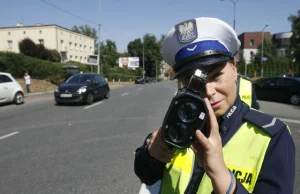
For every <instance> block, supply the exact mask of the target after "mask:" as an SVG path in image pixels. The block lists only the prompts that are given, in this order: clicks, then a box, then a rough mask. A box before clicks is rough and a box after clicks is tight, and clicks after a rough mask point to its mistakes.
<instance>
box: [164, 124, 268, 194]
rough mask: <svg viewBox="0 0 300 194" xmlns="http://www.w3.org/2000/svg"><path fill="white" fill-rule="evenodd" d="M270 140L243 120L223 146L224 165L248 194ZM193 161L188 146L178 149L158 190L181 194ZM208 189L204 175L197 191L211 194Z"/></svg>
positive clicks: (188, 177)
mask: <svg viewBox="0 0 300 194" xmlns="http://www.w3.org/2000/svg"><path fill="white" fill-rule="evenodd" d="M270 140H271V137H270V135H269V134H268V133H266V132H265V131H264V130H263V129H261V128H259V127H257V126H256V125H253V124H251V123H250V122H245V123H244V124H243V125H242V126H241V128H240V129H239V130H238V131H237V132H236V133H235V135H234V136H233V137H232V138H231V139H230V141H229V142H228V143H227V144H226V145H225V146H224V147H223V155H224V161H225V163H226V165H227V167H228V168H229V169H230V170H231V171H232V172H233V174H234V175H235V176H236V178H237V180H239V181H240V182H241V183H242V184H243V186H244V187H245V188H246V189H247V190H248V191H249V192H250V193H251V192H252V191H253V189H254V186H255V183H256V181H257V177H258V175H259V172H260V170H261V166H262V163H263V160H264V156H265V154H266V151H267V148H268V145H269V143H270ZM253 142H255V143H253ZM193 162H194V152H193V151H192V150H191V149H190V148H187V149H184V150H178V151H177V152H176V157H174V158H173V160H172V161H171V162H170V163H168V164H167V165H166V169H165V171H164V175H163V179H162V185H161V193H162V194H173V193H176V194H181V193H182V194H183V193H184V191H185V189H186V188H187V186H188V183H189V181H190V178H191V175H192V172H193ZM212 191H213V187H212V183H211V181H210V179H209V177H208V176H207V175H206V174H204V176H203V178H202V180H201V183H200V185H199V187H198V192H197V193H198V194H211V192H212Z"/></svg>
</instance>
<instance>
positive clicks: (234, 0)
mask: <svg viewBox="0 0 300 194" xmlns="http://www.w3.org/2000/svg"><path fill="white" fill-rule="evenodd" d="M221 1H225V0H221ZM230 1H231V2H232V3H233V29H234V30H235V11H236V4H237V2H238V1H239V0H230Z"/></svg>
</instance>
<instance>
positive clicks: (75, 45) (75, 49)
mask: <svg viewBox="0 0 300 194" xmlns="http://www.w3.org/2000/svg"><path fill="white" fill-rule="evenodd" d="M77 49H78V48H77V43H75V50H76V51H77Z"/></svg>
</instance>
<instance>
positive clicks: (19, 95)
mask: <svg viewBox="0 0 300 194" xmlns="http://www.w3.org/2000/svg"><path fill="white" fill-rule="evenodd" d="M14 103H15V104H16V105H19V104H23V103H24V95H23V94H22V93H21V92H18V93H16V95H15V98H14Z"/></svg>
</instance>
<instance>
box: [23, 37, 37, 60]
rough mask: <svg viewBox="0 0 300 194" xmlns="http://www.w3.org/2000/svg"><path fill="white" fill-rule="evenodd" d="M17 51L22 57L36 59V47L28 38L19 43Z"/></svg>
mask: <svg viewBox="0 0 300 194" xmlns="http://www.w3.org/2000/svg"><path fill="white" fill-rule="evenodd" d="M19 49H20V52H21V53H23V54H24V55H27V56H31V57H36V51H37V46H36V44H35V43H34V42H33V41H32V40H31V39H30V38H25V39H24V40H22V41H21V42H19Z"/></svg>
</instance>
